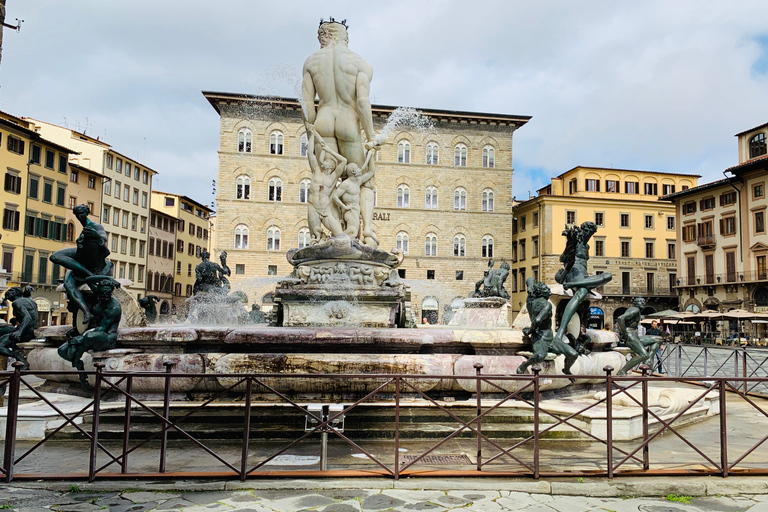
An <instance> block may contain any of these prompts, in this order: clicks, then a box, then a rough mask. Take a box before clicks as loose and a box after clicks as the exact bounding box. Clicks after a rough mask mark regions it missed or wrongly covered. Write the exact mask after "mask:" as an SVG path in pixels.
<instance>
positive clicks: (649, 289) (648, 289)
mask: <svg viewBox="0 0 768 512" xmlns="http://www.w3.org/2000/svg"><path fill="white" fill-rule="evenodd" d="M654 278H655V274H654V273H653V272H648V273H646V275H645V293H647V294H648V295H653V282H654V280H655V279H654Z"/></svg>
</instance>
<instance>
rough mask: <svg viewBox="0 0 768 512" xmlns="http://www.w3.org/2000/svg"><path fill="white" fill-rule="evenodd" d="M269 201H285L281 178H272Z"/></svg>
mask: <svg viewBox="0 0 768 512" xmlns="http://www.w3.org/2000/svg"><path fill="white" fill-rule="evenodd" d="M268 199H269V200H270V201H282V200H283V182H282V181H281V180H280V178H271V179H270V180H269V194H268Z"/></svg>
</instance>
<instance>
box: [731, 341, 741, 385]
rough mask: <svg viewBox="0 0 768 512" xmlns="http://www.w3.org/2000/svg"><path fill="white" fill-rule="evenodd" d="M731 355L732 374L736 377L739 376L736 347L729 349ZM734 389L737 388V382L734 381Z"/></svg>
mask: <svg viewBox="0 0 768 512" xmlns="http://www.w3.org/2000/svg"><path fill="white" fill-rule="evenodd" d="M731 355H732V356H733V376H734V377H738V376H739V352H738V349H734V350H733V351H731ZM733 387H734V389H739V386H738V382H734V386H733Z"/></svg>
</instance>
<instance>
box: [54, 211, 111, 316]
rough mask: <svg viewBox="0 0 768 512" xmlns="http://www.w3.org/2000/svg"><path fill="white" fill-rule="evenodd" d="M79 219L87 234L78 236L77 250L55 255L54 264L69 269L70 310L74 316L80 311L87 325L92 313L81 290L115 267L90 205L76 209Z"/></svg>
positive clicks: (104, 232) (66, 282)
mask: <svg viewBox="0 0 768 512" xmlns="http://www.w3.org/2000/svg"><path fill="white" fill-rule="evenodd" d="M73 212H74V214H75V217H77V220H79V221H80V224H82V226H83V231H82V232H81V233H80V236H79V237H77V242H76V243H77V248H75V249H62V250H60V251H56V252H54V253H53V254H51V262H53V263H57V264H59V265H61V266H62V267H64V268H66V269H68V270H67V273H66V274H64V290H65V291H66V293H67V299H69V305H68V307H69V309H70V311H72V313H76V312H77V310H80V311H82V313H83V323H84V324H85V325H88V324H89V323H90V321H91V312H90V309H89V306H88V304H87V303H86V300H85V299H84V298H83V294H82V293H81V292H80V290H79V289H78V288H79V287H80V286H82V285H83V284H85V282H86V279H87V278H88V277H91V276H111V275H113V272H114V264H113V263H112V262H111V261H109V260H108V259H107V256H109V249H108V248H107V232H106V231H105V230H104V227H103V226H102V225H101V224H97V223H95V222H93V221H91V220H90V219H89V218H88V215H89V214H90V213H91V210H90V208H88V206H86V205H84V204H81V205H77V206H75V208H74V210H73Z"/></svg>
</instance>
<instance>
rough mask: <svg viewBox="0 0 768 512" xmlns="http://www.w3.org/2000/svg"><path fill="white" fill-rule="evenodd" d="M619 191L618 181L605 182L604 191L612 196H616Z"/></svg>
mask: <svg viewBox="0 0 768 512" xmlns="http://www.w3.org/2000/svg"><path fill="white" fill-rule="evenodd" d="M619 190H620V182H619V181H618V180H605V191H606V192H610V193H612V194H618V193H619Z"/></svg>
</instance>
